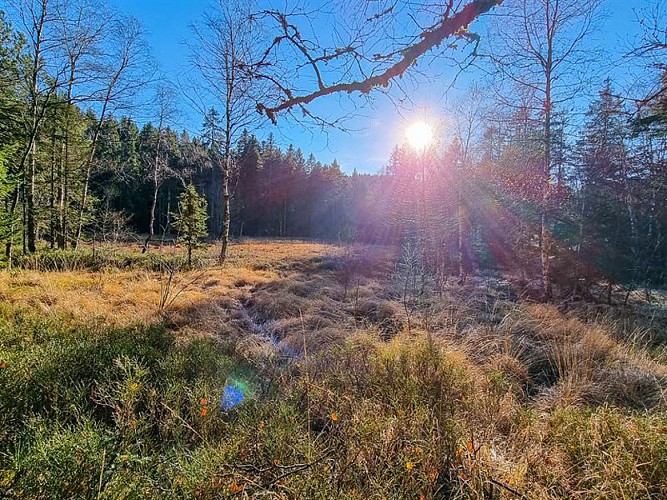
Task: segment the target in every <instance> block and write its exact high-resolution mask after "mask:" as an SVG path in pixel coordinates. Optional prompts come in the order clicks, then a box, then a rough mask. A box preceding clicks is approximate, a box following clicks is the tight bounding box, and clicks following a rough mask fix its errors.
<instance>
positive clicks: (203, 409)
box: [199, 408, 208, 417]
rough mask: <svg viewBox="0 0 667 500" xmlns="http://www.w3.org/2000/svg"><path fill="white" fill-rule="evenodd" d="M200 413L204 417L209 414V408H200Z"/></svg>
mask: <svg viewBox="0 0 667 500" xmlns="http://www.w3.org/2000/svg"><path fill="white" fill-rule="evenodd" d="M199 414H200V415H201V416H202V417H205V416H206V415H208V410H207V409H206V408H202V409H201V410H199Z"/></svg>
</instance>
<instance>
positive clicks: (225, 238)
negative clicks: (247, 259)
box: [219, 142, 232, 264]
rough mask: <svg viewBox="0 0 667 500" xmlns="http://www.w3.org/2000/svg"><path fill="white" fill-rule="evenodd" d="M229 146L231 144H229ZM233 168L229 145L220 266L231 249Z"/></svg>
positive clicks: (225, 175)
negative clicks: (231, 173)
mask: <svg viewBox="0 0 667 500" xmlns="http://www.w3.org/2000/svg"><path fill="white" fill-rule="evenodd" d="M227 144H229V142H227ZM231 167H232V155H231V150H230V148H229V145H227V146H226V147H225V164H224V166H223V168H222V237H221V245H220V259H219V261H220V264H224V263H225V260H226V259H227V249H228V247H229V226H230V225H231V220H232V214H231V209H230V198H231V197H230V195H229V172H230V170H231Z"/></svg>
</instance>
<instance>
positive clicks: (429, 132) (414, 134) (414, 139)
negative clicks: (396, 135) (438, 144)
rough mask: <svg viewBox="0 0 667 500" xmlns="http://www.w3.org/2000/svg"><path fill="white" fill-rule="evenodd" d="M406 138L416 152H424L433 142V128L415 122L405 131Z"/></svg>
mask: <svg viewBox="0 0 667 500" xmlns="http://www.w3.org/2000/svg"><path fill="white" fill-rule="evenodd" d="M405 137H406V138H407V140H408V143H409V144H410V146H412V147H413V148H414V149H415V150H416V151H423V150H424V149H426V147H427V146H428V145H429V144H431V142H432V141H433V128H432V127H431V126H430V125H429V124H428V123H425V122H421V121H420V122H415V123H413V124H412V125H410V126H409V127H408V128H407V130H406V131H405Z"/></svg>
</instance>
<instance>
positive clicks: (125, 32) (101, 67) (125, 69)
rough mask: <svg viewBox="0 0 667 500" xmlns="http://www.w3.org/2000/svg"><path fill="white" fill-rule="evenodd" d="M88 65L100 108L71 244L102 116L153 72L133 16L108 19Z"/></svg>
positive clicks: (85, 204) (126, 100)
mask: <svg viewBox="0 0 667 500" xmlns="http://www.w3.org/2000/svg"><path fill="white" fill-rule="evenodd" d="M90 69H91V72H93V76H94V82H93V85H94V86H93V88H92V93H91V95H90V100H91V101H92V102H93V103H97V104H98V105H99V108H100V111H99V116H98V118H97V123H96V124H95V128H94V130H93V133H92V138H91V141H90V145H89V148H88V154H87V156H86V159H85V163H84V164H83V165H82V170H83V187H82V190H81V199H80V203H79V214H78V221H77V229H76V236H75V239H74V247H75V248H76V246H77V245H78V244H79V241H80V239H81V232H82V229H83V224H84V217H85V213H86V211H87V209H88V189H89V186H90V176H91V174H92V169H93V164H94V160H95V153H96V150H97V145H98V142H99V138H100V134H101V131H102V126H103V125H104V120H105V119H106V118H107V116H108V115H109V114H110V112H113V111H114V110H115V109H122V107H124V106H127V105H128V103H129V102H131V100H132V98H133V97H134V95H135V94H136V92H137V91H138V90H140V89H141V88H143V87H144V86H145V85H146V84H147V83H148V82H149V81H150V79H151V78H152V76H153V64H152V61H151V59H150V57H149V54H148V52H147V50H146V43H145V40H144V33H143V28H142V27H141V25H140V24H139V22H138V21H137V20H136V19H134V18H128V17H124V16H117V17H115V18H114V19H113V21H111V22H110V23H109V26H108V28H107V37H106V40H105V47H104V48H103V51H102V53H100V54H99V56H98V57H97V61H96V63H95V64H94V65H93V66H92V67H91V68H90Z"/></svg>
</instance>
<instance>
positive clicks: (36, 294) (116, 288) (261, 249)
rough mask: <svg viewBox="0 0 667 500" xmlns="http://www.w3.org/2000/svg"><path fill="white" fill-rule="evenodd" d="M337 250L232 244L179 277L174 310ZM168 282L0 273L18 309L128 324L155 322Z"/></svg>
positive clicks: (147, 276) (5, 296)
mask: <svg viewBox="0 0 667 500" xmlns="http://www.w3.org/2000/svg"><path fill="white" fill-rule="evenodd" d="M123 251H126V252H130V253H132V252H136V253H139V251H140V250H139V249H138V248H135V247H126V248H123ZM217 251H218V249H217V247H214V246H210V247H208V248H207V249H206V250H205V252H206V253H205V254H206V255H207V256H208V258H209V260H210V261H212V262H214V259H215V256H216V255H217ZM151 252H152V253H155V254H158V255H164V256H173V255H177V254H179V253H182V252H183V250H182V249H181V248H179V247H178V246H165V247H162V248H160V247H157V248H154V249H152V250H151ZM336 252H338V249H337V248H336V247H334V246H330V245H323V244H316V243H304V242H298V241H285V242H256V241H253V242H246V243H239V244H232V245H231V247H230V258H229V260H228V262H227V264H226V265H225V266H224V267H219V266H215V265H213V266H211V267H207V268H205V269H203V270H191V271H184V272H177V273H176V275H175V276H174V279H173V293H178V292H179V291H181V289H183V291H182V293H180V295H179V297H178V298H177V299H176V300H175V301H174V302H173V304H172V306H171V307H170V309H171V310H172V312H173V313H174V314H177V313H178V312H179V311H181V312H182V311H187V310H189V309H192V306H193V305H195V304H197V305H202V307H204V304H209V303H211V304H215V302H216V301H218V300H220V299H221V298H224V297H229V296H231V297H238V296H239V295H240V294H241V293H242V292H241V291H242V290H243V289H247V288H250V287H254V286H259V285H262V284H265V283H269V282H272V281H275V280H276V279H278V278H279V276H280V270H281V269H282V268H284V267H286V266H288V265H289V264H290V263H291V262H296V261H301V260H309V259H314V258H324V257H326V256H328V255H334V254H335V253H336ZM165 280H166V278H165V276H162V275H161V274H160V273H158V272H148V271H136V270H133V271H124V270H112V271H108V272H88V271H76V272H71V271H70V272H67V271H66V272H38V271H21V270H13V271H11V272H3V273H0V299H2V300H3V301H5V302H7V303H9V304H11V305H13V306H16V307H26V308H34V309H37V310H40V311H42V312H45V313H54V314H66V315H69V316H72V317H73V318H75V319H79V320H82V321H91V320H95V321H101V322H103V323H106V324H109V325H116V326H124V325H128V324H132V323H137V322H152V321H154V320H156V319H157V317H158V314H159V312H160V311H159V304H160V296H161V287H162V286H163V285H164V283H165ZM206 307H212V306H210V305H209V306H206ZM206 307H204V309H206ZM199 312H200V313H204V312H206V311H199ZM213 312H215V311H213ZM199 316H201V314H199ZM181 320H183V318H181ZM195 326H196V325H195Z"/></svg>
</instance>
